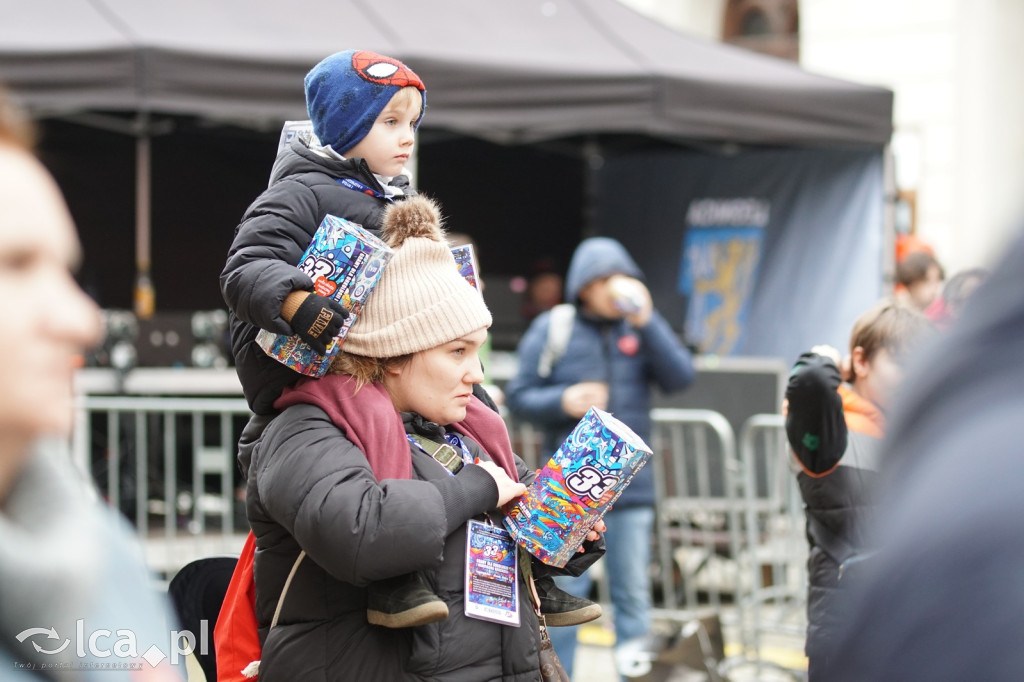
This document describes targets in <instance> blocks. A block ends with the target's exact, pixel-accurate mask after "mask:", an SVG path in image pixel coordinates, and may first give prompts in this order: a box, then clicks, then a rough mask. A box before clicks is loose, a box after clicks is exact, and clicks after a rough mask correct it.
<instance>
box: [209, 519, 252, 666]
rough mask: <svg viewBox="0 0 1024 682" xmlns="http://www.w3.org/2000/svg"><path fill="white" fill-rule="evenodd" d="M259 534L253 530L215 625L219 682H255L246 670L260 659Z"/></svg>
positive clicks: (236, 566)
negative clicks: (254, 568) (256, 561)
mask: <svg viewBox="0 0 1024 682" xmlns="http://www.w3.org/2000/svg"><path fill="white" fill-rule="evenodd" d="M255 554H256V536H255V535H253V534H252V531H250V532H249V536H248V537H247V538H246V539H245V545H244V546H243V547H242V553H241V555H239V557H238V563H237V564H236V565H235V572H234V573H233V574H232V575H231V582H230V583H229V584H228V591H227V593H226V594H225V595H224V603H223V605H222V606H221V609H220V616H218V617H217V624H216V625H214V626H213V647H214V651H215V652H216V655H217V681H218V682H251V680H252V679H254V676H253V677H249V676H247V675H245V674H244V673H243V672H242V671H243V670H244V669H245V668H246V667H247V666H249V664H250V663H252V662H253V661H258V660H260V635H259V626H258V624H257V623H256V582H255V581H254V579H253V573H252V564H253V557H254V555H255Z"/></svg>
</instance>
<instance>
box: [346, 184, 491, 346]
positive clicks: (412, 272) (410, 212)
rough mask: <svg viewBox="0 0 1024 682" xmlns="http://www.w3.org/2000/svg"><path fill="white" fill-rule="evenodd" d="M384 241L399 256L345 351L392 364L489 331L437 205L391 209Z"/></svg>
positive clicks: (408, 203)
mask: <svg viewBox="0 0 1024 682" xmlns="http://www.w3.org/2000/svg"><path fill="white" fill-rule="evenodd" d="M381 239H383V240H384V241H385V242H386V243H387V244H388V246H390V247H391V248H393V249H394V250H395V255H394V256H392V258H391V262H389V263H388V265H387V267H385V268H384V273H383V274H382V275H381V278H380V282H378V283H377V287H376V288H375V289H374V290H373V292H372V293H371V294H370V296H369V298H367V300H366V306H365V307H364V308H363V312H362V314H361V315H360V316H359V319H358V320H356V322H355V324H353V325H352V328H351V329H350V330H349V333H348V335H347V336H346V337H345V343H344V345H343V346H342V349H343V350H344V351H346V352H348V353H351V354H353V355H363V356H367V357H372V358H394V357H398V356H400V355H406V354H408V353H417V352H419V351H421V350H427V349H428V348H434V347H436V346H440V345H441V344H444V343H448V342H449V341H454V340H455V339H458V338H461V337H463V336H465V335H466V334H469V333H471V332H475V331H476V330H478V329H483V328H485V327H490V326H491V312H490V311H489V310H488V309H487V306H486V305H485V304H484V299H483V297H482V296H481V295H480V292H478V291H477V290H476V289H475V288H473V285H471V284H470V283H469V282H467V281H466V280H465V279H464V278H463V277H462V275H460V274H459V270H458V266H457V265H456V264H455V258H454V257H453V256H452V252H451V250H450V248H449V247H448V244H447V243H446V242H445V239H444V232H443V230H442V229H441V211H440V209H439V208H438V206H437V204H435V203H434V202H433V201H431V200H430V199H427V198H426V197H423V196H415V197H410V198H408V199H406V200H405V201H398V202H396V203H394V204H391V205H390V206H388V208H387V210H386V211H385V213H384V225H383V227H382V228H381Z"/></svg>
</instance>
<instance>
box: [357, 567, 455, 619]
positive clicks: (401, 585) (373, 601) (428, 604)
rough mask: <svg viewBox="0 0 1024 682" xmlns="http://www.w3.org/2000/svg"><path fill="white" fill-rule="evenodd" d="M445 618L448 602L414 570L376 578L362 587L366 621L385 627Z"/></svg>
mask: <svg viewBox="0 0 1024 682" xmlns="http://www.w3.org/2000/svg"><path fill="white" fill-rule="evenodd" d="M447 617H448V605H447V604H445V603H444V602H443V601H441V598H440V597H438V596H437V595H436V594H434V593H433V592H431V591H430V590H428V589H427V586H426V585H425V584H424V583H423V579H422V578H421V577H420V576H419V574H418V573H409V574H407V575H400V576H397V577H395V578H388V579H387V580H378V581H377V582H374V583H371V584H370V586H369V587H367V588H366V620H368V621H369V622H370V623H371V624H373V625H380V626H382V627H386V628H411V627H415V626H417V625H426V624H427V623H433V622H435V621H438V620H444V619H445V618H447Z"/></svg>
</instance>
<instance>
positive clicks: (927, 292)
mask: <svg viewBox="0 0 1024 682" xmlns="http://www.w3.org/2000/svg"><path fill="white" fill-rule="evenodd" d="M941 288H942V270H940V269H939V266H937V265H932V266H931V267H929V268H928V271H927V272H926V273H925V276H924V279H922V280H919V281H917V282H914V283H912V284H911V285H910V286H908V287H907V293H909V294H910V300H911V301H912V302H913V304H914V306H915V307H916V308H917V309H918V310H924V309H925V308H927V307H928V306H929V305H931V303H932V301H934V300H935V299H936V297H938V295H939V289H941Z"/></svg>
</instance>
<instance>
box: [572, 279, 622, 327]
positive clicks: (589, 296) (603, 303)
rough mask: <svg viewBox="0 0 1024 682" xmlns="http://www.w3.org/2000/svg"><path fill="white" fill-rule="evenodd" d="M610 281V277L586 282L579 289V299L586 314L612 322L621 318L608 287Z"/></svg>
mask: <svg viewBox="0 0 1024 682" xmlns="http://www.w3.org/2000/svg"><path fill="white" fill-rule="evenodd" d="M610 279H611V278H610V277H602V278H601V279H595V280H593V281H591V282H588V283H587V284H586V285H585V286H584V287H583V288H582V289H580V293H579V298H580V301H581V302H582V303H583V308H584V309H585V310H586V311H587V312H589V313H592V314H594V315H597V316H599V317H603V318H606V319H609V320H614V319H617V318H620V317H622V312H621V311H619V309H618V307H617V306H616V305H615V298H614V297H613V296H612V290H611V288H610V287H609V286H608V280H610Z"/></svg>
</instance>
